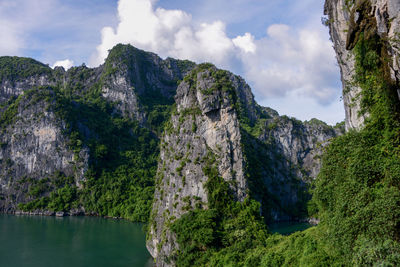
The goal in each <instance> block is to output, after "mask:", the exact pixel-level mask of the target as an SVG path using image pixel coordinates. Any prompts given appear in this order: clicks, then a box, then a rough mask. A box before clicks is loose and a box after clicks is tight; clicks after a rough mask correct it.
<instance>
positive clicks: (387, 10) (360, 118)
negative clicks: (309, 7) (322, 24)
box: [325, 0, 400, 130]
mask: <svg viewBox="0 0 400 267" xmlns="http://www.w3.org/2000/svg"><path fill="white" fill-rule="evenodd" d="M399 12H400V3H399V1H397V0H356V1H355V0H351V1H349V0H326V2H325V15H327V16H328V18H327V20H326V23H327V25H329V30H330V35H331V38H332V41H333V43H334V48H335V51H336V55H337V59H338V63H339V66H340V70H341V75H342V83H343V102H344V105H345V111H346V129H347V130H349V129H360V128H361V127H362V126H363V123H364V120H365V117H366V116H367V117H368V114H367V113H363V112H362V108H361V101H360V98H361V96H360V95H361V88H360V87H359V86H357V85H356V84H355V82H354V75H355V56H354V52H353V49H354V47H355V45H356V44H357V42H358V41H359V40H360V38H367V39H368V38H370V37H373V36H375V35H376V36H378V38H379V39H380V40H381V42H382V45H383V47H385V51H384V52H382V53H387V55H385V57H386V58H387V59H388V60H389V61H390V62H389V64H388V65H389V69H388V76H389V77H390V78H391V79H392V80H393V81H396V83H397V82H398V81H399V79H400V73H399V66H400V65H399V64H400V62H399V48H400V47H399V41H400V39H399V31H400V18H399V16H398V14H399ZM398 93H399V97H400V91H398Z"/></svg>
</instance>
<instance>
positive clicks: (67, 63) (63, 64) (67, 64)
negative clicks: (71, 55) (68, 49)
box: [51, 59, 74, 70]
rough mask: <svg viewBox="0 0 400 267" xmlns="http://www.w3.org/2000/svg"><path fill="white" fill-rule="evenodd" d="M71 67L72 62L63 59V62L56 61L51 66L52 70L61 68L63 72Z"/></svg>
mask: <svg viewBox="0 0 400 267" xmlns="http://www.w3.org/2000/svg"><path fill="white" fill-rule="evenodd" d="M72 66H74V61H72V60H70V59H64V60H59V61H56V62H55V63H54V64H53V66H51V67H52V68H53V69H54V68H55V67H63V68H64V69H65V70H68V69H70V68H71V67H72Z"/></svg>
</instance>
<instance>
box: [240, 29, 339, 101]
mask: <svg viewBox="0 0 400 267" xmlns="http://www.w3.org/2000/svg"><path fill="white" fill-rule="evenodd" d="M323 30H324V29H319V28H305V29H300V30H295V29H293V28H291V27H289V26H288V25H282V24H277V25H271V26H270V27H268V29H267V32H266V33H267V34H266V36H265V37H264V38H262V39H259V40H256V41H255V44H256V45H257V53H255V54H250V55H249V54H248V53H242V55H241V59H242V62H243V64H244V69H245V77H246V78H247V79H248V80H249V81H250V82H251V83H253V85H254V89H255V93H256V94H258V95H259V96H260V97H261V98H268V97H285V96H288V94H289V93H291V92H296V93H297V94H298V95H302V96H307V97H310V98H314V99H316V100H317V101H318V102H320V103H321V104H324V105H325V104H328V103H331V102H332V101H333V100H337V99H338V96H339V94H340V89H338V88H340V84H339V83H338V81H339V77H338V75H339V70H338V67H337V66H336V59H335V55H334V51H333V49H332V45H331V43H330V41H329V40H328V38H327V37H326V36H325V35H324V34H325V33H324V31H323Z"/></svg>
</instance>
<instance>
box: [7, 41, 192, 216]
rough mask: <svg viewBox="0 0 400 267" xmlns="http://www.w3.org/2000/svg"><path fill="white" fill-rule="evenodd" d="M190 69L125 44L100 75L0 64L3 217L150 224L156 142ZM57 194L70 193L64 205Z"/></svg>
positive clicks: (16, 61) (26, 63) (27, 63)
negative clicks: (70, 214) (73, 216)
mask: <svg viewBox="0 0 400 267" xmlns="http://www.w3.org/2000/svg"><path fill="white" fill-rule="evenodd" d="M193 66H194V63H192V62H189V61H181V60H174V59H166V60H162V59H161V58H159V57H158V56H157V55H155V54H153V53H149V52H145V51H142V50H138V49H136V48H134V47H132V46H129V45H118V46H116V47H115V48H114V49H112V50H111V52H110V56H109V57H108V58H107V60H106V63H105V64H104V65H101V66H100V67H98V68H87V67H86V66H84V65H82V66H80V67H73V68H71V69H70V70H68V71H65V70H64V69H63V68H61V67H57V68H55V69H54V70H52V69H51V68H49V67H48V66H47V65H44V64H42V63H40V62H37V61H35V60H33V59H28V58H18V57H1V58H0V104H1V106H0V111H1V118H0V121H1V135H0V138H1V139H0V141H1V162H0V168H1V176H0V184H1V191H0V194H1V196H0V210H1V211H7V212H12V211H14V210H16V209H17V208H22V209H23V210H28V211H35V210H47V209H52V210H64V211H68V210H70V209H72V208H79V210H80V211H83V210H84V209H86V211H88V212H95V213H97V214H102V215H109V216H118V217H120V216H122V217H129V218H132V219H134V220H141V221H145V220H147V217H148V213H149V207H150V202H151V200H152V197H153V193H152V190H153V189H152V186H153V176H154V174H153V166H154V165H156V163H157V155H158V137H157V134H158V133H159V132H160V131H161V130H160V129H163V125H164V124H163V123H164V121H165V120H166V118H169V110H170V108H171V104H172V102H173V96H174V95H175V92H176V87H177V81H178V80H180V79H183V75H184V74H185V73H186V72H188V71H189V70H190V69H191V68H193ZM137 122H139V124H138V123H137ZM117 137H118V138H117ZM141 143H147V145H145V144H143V145H145V146H143V145H142V144H141ZM122 169H124V172H125V173H121V170H122ZM106 176H107V177H109V176H111V178H106ZM128 176H129V177H130V178H129V179H128V180H127V177H128ZM138 176H141V178H140V179H141V180H142V181H137V179H138V180H140V179H139V178H137V177H138ZM132 177H134V178H132ZM115 184H118V185H119V186H120V187H119V188H118V192H115V189H112V187H113V186H112V185H114V187H115ZM121 184H122V185H121ZM130 184H132V187H131V189H130V190H131V192H128V189H129V188H128V187H129V186H128V185H130ZM133 188H135V190H136V189H137V190H138V191H139V192H137V193H134V192H132V190H133ZM59 190H60V192H58V191H59ZM112 190H114V192H113V194H112V196H113V198H115V199H114V200H113V202H114V204H113V205H111V206H110V205H109V204H108V203H107V202H109V201H110V197H109V195H108V194H109V193H110V191H112ZM62 194H69V195H71V197H66V199H67V200H66V202H68V203H63V201H61V202H60V201H59V200H60V199H62V198H63V197H65V196H64V195H62ZM128 194H129V195H131V196H132V195H135V197H131V198H129V200H126V198H127V195H128ZM121 202H123V203H121ZM72 203H75V204H74V205H70V204H72ZM99 203H101V204H100V205H99ZM143 203H145V204H143ZM18 204H20V205H19V206H18ZM72 206H74V207H72ZM128 210H129V212H128ZM133 214H136V215H133Z"/></svg>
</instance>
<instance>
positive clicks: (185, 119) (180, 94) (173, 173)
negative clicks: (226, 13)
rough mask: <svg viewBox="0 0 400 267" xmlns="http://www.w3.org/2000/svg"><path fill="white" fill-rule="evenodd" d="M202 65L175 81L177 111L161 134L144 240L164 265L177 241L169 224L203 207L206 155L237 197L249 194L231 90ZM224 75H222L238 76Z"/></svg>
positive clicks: (206, 178)
mask: <svg viewBox="0 0 400 267" xmlns="http://www.w3.org/2000/svg"><path fill="white" fill-rule="evenodd" d="M204 66H206V67H204ZM204 66H200V67H199V68H198V69H195V71H193V73H192V74H190V76H191V78H188V79H185V80H184V81H183V82H182V83H181V84H180V85H179V87H178V89H177V93H176V96H175V100H176V111H175V112H174V114H173V115H172V117H171V120H170V122H169V125H168V126H167V128H166V131H165V135H164V136H163V138H162V143H161V151H160V164H159V167H158V174H157V178H156V179H157V182H156V184H157V187H156V191H155V195H154V204H153V211H152V222H151V229H150V233H149V238H148V242H147V247H148V249H149V251H150V253H151V254H152V256H153V257H154V258H156V260H157V262H158V264H159V265H162V264H166V263H165V262H164V257H167V256H169V255H170V254H171V252H172V251H174V250H175V249H176V246H177V244H176V242H175V241H174V236H173V234H172V233H171V232H170V230H169V229H168V226H169V224H170V223H171V222H173V221H174V220H175V219H178V218H180V217H181V215H182V214H184V213H185V212H187V211H188V210H191V209H194V208H195V207H203V208H207V203H208V198H207V190H206V188H205V184H206V183H207V180H208V177H207V175H206V174H205V172H204V168H205V167H206V163H205V162H208V161H209V158H210V157H212V158H215V159H216V160H217V161H218V172H219V175H221V177H223V179H224V180H225V181H226V182H228V183H230V184H231V185H232V188H233V189H234V190H233V192H234V193H235V196H236V198H237V200H239V201H241V200H243V199H244V198H245V197H246V195H247V192H246V190H247V184H246V179H245V176H244V159H243V151H242V148H241V133H240V127H239V120H238V114H237V110H236V109H235V108H234V105H235V101H234V100H233V97H232V94H233V93H234V92H230V91H228V90H227V91H224V90H221V89H220V88H218V84H217V83H218V82H219V81H217V80H216V79H215V78H214V77H213V73H214V74H215V72H216V71H217V70H216V69H215V67H207V65H204ZM223 75H225V74H223ZM226 75H227V76H226V77H225V78H226V79H228V77H229V79H232V80H235V79H237V78H236V77H234V76H233V75H229V76H228V74H226ZM235 89H237V88H235Z"/></svg>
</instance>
